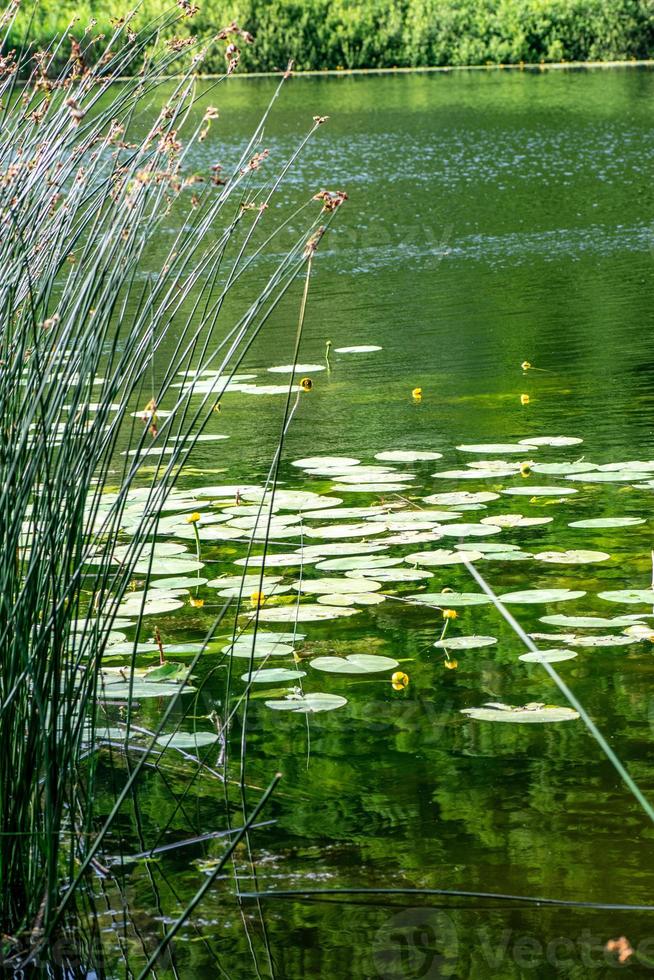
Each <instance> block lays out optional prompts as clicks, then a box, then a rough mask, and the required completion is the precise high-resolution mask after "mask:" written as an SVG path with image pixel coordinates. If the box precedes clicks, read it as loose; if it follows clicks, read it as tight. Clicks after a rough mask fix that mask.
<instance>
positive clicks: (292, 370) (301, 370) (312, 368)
mask: <svg viewBox="0 0 654 980" xmlns="http://www.w3.org/2000/svg"><path fill="white" fill-rule="evenodd" d="M324 370H325V365H324V364H278V365H276V366H275V367H269V368H268V371H269V372H270V374H315V373H316V371H324Z"/></svg>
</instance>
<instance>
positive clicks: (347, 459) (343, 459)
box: [291, 456, 360, 470]
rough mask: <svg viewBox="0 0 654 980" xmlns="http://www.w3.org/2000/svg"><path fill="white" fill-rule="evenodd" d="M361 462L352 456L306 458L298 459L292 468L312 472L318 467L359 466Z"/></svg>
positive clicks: (292, 464)
mask: <svg viewBox="0 0 654 980" xmlns="http://www.w3.org/2000/svg"><path fill="white" fill-rule="evenodd" d="M359 462H360V460H358V459H354V458H353V457H352V456H305V457H304V458H303V459H296V460H294V461H293V462H292V463H291V466H298V467H299V468H300V469H302V470H311V469H313V468H314V467H316V466H333V467H335V468H336V467H339V466H358V465H359Z"/></svg>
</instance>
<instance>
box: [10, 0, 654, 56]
mask: <svg viewBox="0 0 654 980" xmlns="http://www.w3.org/2000/svg"><path fill="white" fill-rule="evenodd" d="M118 3H120V0H118V2H117V0H111V2H109V0H101V2H88V0H87V2H82V3H71V2H70V0H64V2H62V3H59V4H55V3H54V2H52V0H41V4H40V5H39V6H38V7H37V10H36V13H35V15H34V17H33V20H32V23H31V26H30V28H29V33H30V35H31V37H32V38H34V39H38V42H39V43H41V44H42V43H46V42H47V41H48V40H49V39H50V38H51V37H53V36H54V35H55V34H56V32H57V31H58V30H61V29H62V28H64V27H65V26H66V24H67V22H68V20H69V19H70V18H71V17H72V16H74V15H77V16H78V17H79V20H78V22H77V24H76V26H75V28H74V33H75V34H77V35H79V33H80V32H81V31H82V30H83V29H84V27H85V26H86V25H87V24H88V23H89V21H91V19H92V18H95V19H96V20H97V25H96V26H95V27H94V31H95V32H98V31H100V30H106V29H108V26H109V22H110V18H111V17H112V16H115V15H117V14H118V13H124V12H125V10H126V9H127V4H126V3H121V5H120V7H119V6H118ZM198 3H199V6H200V10H199V12H198V13H197V14H196V16H195V17H194V18H192V19H189V20H187V21H186V22H185V28H186V29H187V30H188V32H189V33H194V32H195V31H197V32H198V33H200V34H204V33H205V32H206V31H211V30H213V29H216V28H219V27H221V26H223V25H224V24H225V23H227V22H228V21H231V20H232V19H236V20H238V22H239V23H240V24H241V25H242V26H244V27H247V29H248V30H250V31H251V32H252V33H253V34H254V35H255V36H256V43H255V44H254V45H252V46H250V47H248V48H247V49H246V50H245V51H244V52H243V60H242V66H243V68H245V69H249V70H270V69H273V68H279V67H284V66H285V65H286V62H287V60H288V58H289V57H293V58H294V59H295V61H296V65H297V67H298V68H300V69H309V68H339V67H342V68H374V67H392V66H422V65H466V64H470V65H475V64H485V63H487V62H493V63H505V64H509V63H516V62H520V61H525V62H540V61H561V60H566V61H577V60H579V61H582V60H613V59H618V60H620V59H630V58H647V57H652V56H654V0H358V2H353V0H198ZM167 6H168V5H167V4H165V3H164V2H163V0H145V3H144V5H143V7H142V8H141V9H140V12H139V14H138V17H137V20H138V21H139V22H142V21H143V20H144V18H146V17H150V16H152V14H153V13H160V12H161V11H163V10H164V9H167ZM32 14H33V8H32V6H31V4H30V5H29V6H26V7H25V10H24V11H23V12H21V14H20V15H19V18H18V19H17V21H16V22H15V25H14V27H13V28H12V30H11V34H10V38H9V45H10V46H11V45H14V46H20V43H21V38H22V37H24V34H25V30H26V26H27V23H28V20H29V19H30V18H31V17H32ZM220 57H221V56H220V55H216V58H215V62H214V63H213V64H210V67H211V68H212V69H214V70H220V69H221V68H222V67H223V64H221V61H220Z"/></svg>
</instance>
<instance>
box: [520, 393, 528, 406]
mask: <svg viewBox="0 0 654 980" xmlns="http://www.w3.org/2000/svg"><path fill="white" fill-rule="evenodd" d="M529 401H530V398H529V395H520V404H521V405H528V404H529Z"/></svg>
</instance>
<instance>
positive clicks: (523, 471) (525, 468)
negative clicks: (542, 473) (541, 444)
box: [520, 463, 531, 476]
mask: <svg viewBox="0 0 654 980" xmlns="http://www.w3.org/2000/svg"><path fill="white" fill-rule="evenodd" d="M520 476H531V466H530V465H529V463H520Z"/></svg>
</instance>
